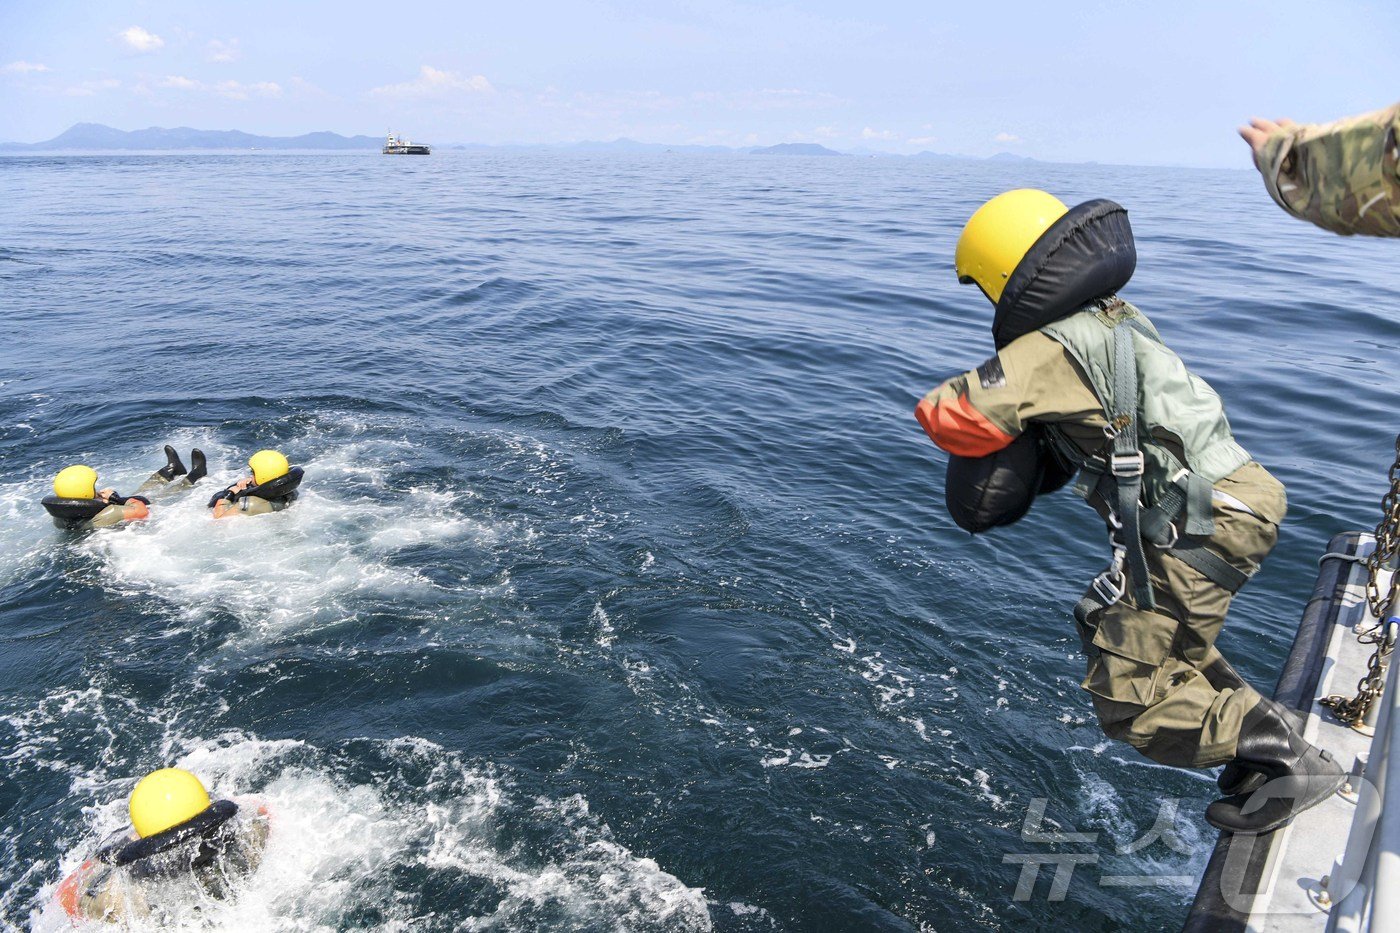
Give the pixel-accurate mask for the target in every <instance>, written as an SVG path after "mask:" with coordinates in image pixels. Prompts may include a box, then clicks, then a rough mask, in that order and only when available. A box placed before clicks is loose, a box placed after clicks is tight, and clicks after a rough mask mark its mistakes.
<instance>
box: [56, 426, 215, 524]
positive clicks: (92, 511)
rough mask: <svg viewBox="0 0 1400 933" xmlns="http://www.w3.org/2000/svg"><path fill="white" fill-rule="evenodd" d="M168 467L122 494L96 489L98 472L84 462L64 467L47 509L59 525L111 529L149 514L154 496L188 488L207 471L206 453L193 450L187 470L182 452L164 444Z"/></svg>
mask: <svg viewBox="0 0 1400 933" xmlns="http://www.w3.org/2000/svg"><path fill="white" fill-rule="evenodd" d="M165 461H166V462H165V466H163V467H161V468H160V469H159V470H156V471H155V472H154V473H152V474H151V476H150V478H149V479H147V480H146V481H145V482H144V483H142V484H141V485H140V486H139V487H138V488H137V490H136V492H135V493H134V494H132V495H130V496H123V495H120V494H118V493H117V491H116V490H115V489H111V488H108V489H100V490H99V489H98V488H97V471H96V470H94V469H93V468H92V467H89V466H83V465H81V464H78V465H74V466H70V467H65V468H64V469H62V470H60V471H59V473H58V475H57V476H55V477H54V481H53V491H54V494H53V495H52V496H49V497H46V498H45V499H44V500H43V505H44V508H45V510H46V511H48V513H49V514H50V515H51V516H53V520H54V524H56V525H58V526H59V527H60V528H69V529H81V528H110V527H112V526H113V525H119V524H122V523H123V522H132V521H140V520H141V519H144V518H148V517H150V514H151V513H150V508H149V506H150V504H151V498H152V497H153V496H158V495H165V494H167V493H170V492H173V491H176V490H181V489H188V488H189V487H190V486H193V485H194V484H195V483H197V482H199V480H200V478H201V477H202V476H204V474H205V473H206V472H207V468H206V465H205V462H204V453H203V451H200V450H198V449H196V450H192V451H190V462H192V463H193V464H194V469H193V470H186V469H185V465H184V463H182V462H181V461H180V455H179V454H177V453H176V452H175V448H173V447H171V446H170V445H169V444H167V445H165Z"/></svg>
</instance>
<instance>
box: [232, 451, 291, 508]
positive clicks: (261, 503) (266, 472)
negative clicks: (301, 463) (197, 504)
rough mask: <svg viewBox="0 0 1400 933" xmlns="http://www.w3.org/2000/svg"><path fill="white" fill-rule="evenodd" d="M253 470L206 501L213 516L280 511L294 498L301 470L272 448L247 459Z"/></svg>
mask: <svg viewBox="0 0 1400 933" xmlns="http://www.w3.org/2000/svg"><path fill="white" fill-rule="evenodd" d="M248 467H249V469H251V470H252V471H253V472H252V474H251V475H249V476H245V477H243V478H242V479H240V480H239V481H238V482H236V483H233V484H232V485H230V486H228V487H227V488H225V489H222V490H220V491H219V492H218V493H216V494H215V495H214V497H213V498H212V499H210V500H209V508H211V509H213V510H214V517H215V518H227V517H228V516H230V515H266V514H267V513H269V512H280V511H282V510H283V509H285V508H286V507H287V506H289V505H291V504H292V503H293V502H294V501H296V498H297V487H298V486H300V485H301V479H302V469H301V467H294V466H292V465H291V464H289V463H288V462H287V458H286V457H284V456H283V455H282V454H281V453H279V452H277V451H275V450H260V451H258V452H257V453H255V454H253V456H251V457H249V458H248Z"/></svg>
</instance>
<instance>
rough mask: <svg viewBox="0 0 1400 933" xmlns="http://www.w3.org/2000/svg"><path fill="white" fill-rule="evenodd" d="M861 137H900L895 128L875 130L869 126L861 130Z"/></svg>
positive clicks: (886, 138)
mask: <svg viewBox="0 0 1400 933" xmlns="http://www.w3.org/2000/svg"><path fill="white" fill-rule="evenodd" d="M860 138H861V139H881V140H891V139H898V138H899V134H897V133H895V132H894V130H875V129H871V128H870V127H868V126H867V127H866V128H865V129H863V130H861V131H860Z"/></svg>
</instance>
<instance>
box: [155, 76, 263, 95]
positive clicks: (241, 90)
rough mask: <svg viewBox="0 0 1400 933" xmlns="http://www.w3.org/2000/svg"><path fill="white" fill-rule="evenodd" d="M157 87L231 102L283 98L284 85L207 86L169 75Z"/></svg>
mask: <svg viewBox="0 0 1400 933" xmlns="http://www.w3.org/2000/svg"><path fill="white" fill-rule="evenodd" d="M156 87H168V88H173V89H174V90H177V91H201V92H205V93H210V94H218V95H219V96H220V97H227V98H228V99H229V100H248V99H250V98H252V97H281V96H282V85H280V84H278V83H277V82H276V81H257V82H254V83H252V84H244V83H243V82H242V81H220V82H219V83H217V84H205V83H204V82H203V81H196V80H194V79H193V78H186V77H185V76H184V75H167V76H166V77H164V78H161V79H160V80H159V81H157V82H156Z"/></svg>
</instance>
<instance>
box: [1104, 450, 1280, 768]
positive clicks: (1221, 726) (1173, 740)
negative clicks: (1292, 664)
mask: <svg viewBox="0 0 1400 933" xmlns="http://www.w3.org/2000/svg"><path fill="white" fill-rule="evenodd" d="M1216 489H1217V490H1220V491H1221V492H1224V493H1226V494H1228V495H1229V496H1231V497H1233V498H1235V499H1236V500H1238V501H1239V502H1242V503H1244V504H1245V505H1247V506H1248V507H1249V508H1250V509H1251V510H1252V512H1253V513H1254V514H1251V512H1244V511H1239V510H1238V509H1236V508H1233V507H1231V506H1230V505H1227V504H1224V503H1222V502H1220V501H1216V502H1215V503H1214V509H1213V512H1214V516H1215V533H1214V534H1213V535H1212V536H1211V537H1210V538H1209V539H1207V540H1206V541H1205V542H1204V543H1205V545H1206V546H1207V547H1209V548H1210V549H1211V550H1213V551H1214V552H1215V553H1216V554H1218V555H1219V556H1221V557H1223V558H1225V559H1226V560H1227V561H1229V562H1230V564H1231V565H1233V566H1234V567H1236V568H1238V569H1239V570H1243V571H1246V572H1253V571H1254V570H1255V569H1256V568H1257V567H1258V566H1259V562H1260V561H1262V560H1263V559H1264V557H1265V556H1266V555H1268V553H1269V551H1270V550H1271V549H1272V548H1273V546H1274V542H1275V541H1276V540H1277V538H1278V523H1279V522H1280V521H1282V520H1283V513H1284V509H1285V502H1284V491H1283V486H1282V484H1280V483H1279V482H1278V480H1276V479H1274V478H1273V477H1272V476H1271V475H1269V473H1268V472H1267V471H1266V470H1265V469H1264V468H1263V467H1261V466H1259V465H1258V464H1257V463H1249V464H1246V465H1245V466H1243V467H1241V468H1240V469H1239V470H1236V471H1235V472H1234V473H1233V474H1231V475H1230V476H1228V477H1226V478H1225V479H1223V480H1221V481H1220V482H1219V483H1217V484H1216ZM1147 561H1148V570H1149V574H1150V577H1151V580H1152V586H1153V590H1154V593H1155V597H1156V600H1157V608H1156V609H1155V610H1146V609H1139V608H1138V607H1137V606H1136V605H1135V604H1134V601H1133V598H1132V589H1131V586H1129V589H1128V592H1127V594H1126V595H1124V597H1123V598H1122V599H1121V600H1119V601H1118V602H1117V603H1116V604H1114V605H1112V606H1108V607H1106V608H1104V609H1102V610H1100V611H1098V612H1096V613H1092V614H1090V617H1089V624H1088V625H1087V626H1083V625H1081V626H1080V628H1081V631H1080V635H1081V637H1083V638H1084V640H1085V645H1086V647H1087V648H1088V652H1089V656H1090V657H1089V668H1088V676H1086V677H1085V678H1084V682H1083V684H1082V686H1083V687H1084V689H1085V690H1088V691H1089V692H1090V693H1091V694H1093V700H1094V710H1095V712H1097V713H1098V717H1099V723H1100V725H1101V726H1102V727H1103V731H1104V733H1105V734H1106V735H1108V736H1109V737H1110V738H1114V739H1121V740H1123V741H1125V742H1127V743H1128V744H1130V745H1132V746H1133V747H1134V748H1136V749H1137V750H1138V751H1140V752H1142V753H1143V754H1144V755H1146V756H1147V757H1148V758H1151V759H1152V760H1153V761H1158V762H1161V763H1162V764H1166V765H1174V766H1179V767H1195V768H1208V767H1211V766H1213V765H1218V764H1222V763H1224V762H1226V761H1229V760H1230V759H1231V758H1233V757H1234V755H1235V742H1236V740H1237V739H1238V738H1239V731H1240V723H1241V721H1242V720H1243V719H1244V715H1245V713H1247V712H1248V711H1249V710H1250V709H1251V708H1252V707H1253V706H1254V705H1255V704H1257V703H1258V702H1259V699H1260V696H1259V694H1258V693H1257V692H1256V691H1255V690H1254V689H1253V688H1251V687H1249V686H1248V685H1247V684H1244V683H1243V682H1242V681H1240V680H1239V678H1238V675H1236V674H1235V672H1234V670H1233V668H1231V667H1230V665H1229V664H1227V663H1226V662H1225V659H1224V658H1223V657H1222V656H1221V655H1220V652H1219V651H1217V650H1216V648H1215V640H1216V638H1217V637H1219V635H1220V629H1221V626H1223V625H1224V624H1225V615H1226V613H1227V612H1228V610H1229V608H1230V598H1231V594H1230V593H1229V592H1227V591H1226V590H1224V589H1222V588H1221V587H1220V586H1218V585H1217V584H1215V583H1213V582H1212V581H1211V580H1210V579H1208V578H1207V577H1206V576H1205V575H1203V574H1202V573H1201V572H1200V571H1198V570H1196V569H1195V568H1193V567H1191V566H1189V565H1187V564H1186V563H1184V562H1183V561H1181V560H1179V559H1178V558H1176V557H1175V556H1173V555H1172V554H1171V553H1169V552H1168V551H1165V550H1161V549H1158V548H1155V547H1151V546H1149V547H1148V548H1147Z"/></svg>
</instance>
